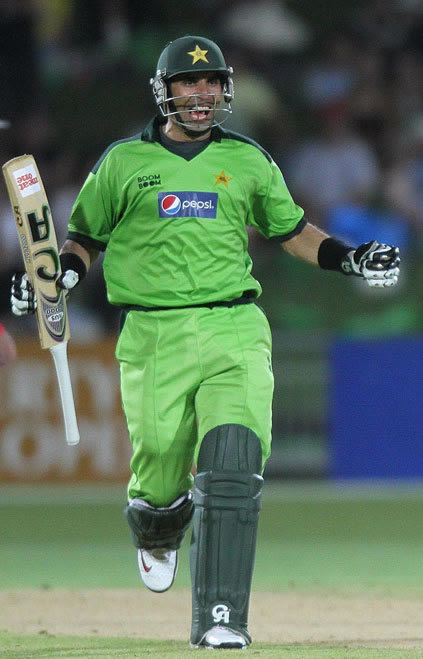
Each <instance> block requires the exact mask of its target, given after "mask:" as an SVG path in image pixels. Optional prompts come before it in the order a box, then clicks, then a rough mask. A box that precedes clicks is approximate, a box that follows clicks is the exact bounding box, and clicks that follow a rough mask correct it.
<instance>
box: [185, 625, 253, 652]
mask: <svg viewBox="0 0 423 659" xmlns="http://www.w3.org/2000/svg"><path fill="white" fill-rule="evenodd" d="M192 647H193V648H207V649H208V650H246V649H247V647H248V643H247V641H246V639H245V638H244V637H243V635H242V634H240V632H236V631H234V630H233V629H228V627H221V626H220V625H216V627H212V628H211V629H209V631H208V632H207V633H206V634H204V636H203V638H202V639H201V641H200V643H199V644H198V645H192Z"/></svg>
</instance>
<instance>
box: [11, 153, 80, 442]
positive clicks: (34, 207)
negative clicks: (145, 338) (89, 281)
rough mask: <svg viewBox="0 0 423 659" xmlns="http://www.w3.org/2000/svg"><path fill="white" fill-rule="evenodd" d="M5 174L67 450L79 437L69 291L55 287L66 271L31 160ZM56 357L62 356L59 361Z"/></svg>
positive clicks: (14, 165) (14, 164) (25, 159)
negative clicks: (55, 379) (50, 357)
mask: <svg viewBox="0 0 423 659" xmlns="http://www.w3.org/2000/svg"><path fill="white" fill-rule="evenodd" d="M3 174H4V178H5V181H6V186H7V191H8V193H9V198H10V202H11V204H12V208H13V213H14V216H15V221H16V228H17V230H18V236H19V244H20V247H21V252H22V257H23V260H24V264H25V270H26V272H27V274H28V276H29V279H30V281H31V284H32V286H33V288H34V292H35V294H36V296H37V301H38V304H37V310H36V318H37V326H38V334H39V337H40V343H41V347H42V348H48V349H50V351H51V353H52V355H53V358H54V362H55V365H56V371H57V377H58V380H59V387H60V392H61V400H62V408H63V415H64V421H65V430H66V441H67V443H68V444H76V443H78V441H79V434H78V433H77V426H76V416H75V409H74V402H73V396H72V387H71V384H70V377H69V369H68V365H67V356H66V354H67V353H66V346H67V343H68V341H69V338H70V332H69V322H68V315H67V309H66V299H65V294H64V291H63V290H62V289H60V288H57V286H56V281H57V279H58V277H59V276H60V274H61V269H60V259H59V252H58V248H57V239H56V233H55V230H54V224H53V220H52V216H51V211H50V206H49V203H48V199H47V194H46V191H45V189H44V185H43V181H42V179H41V176H40V173H39V171H38V167H37V164H36V162H35V159H34V157H33V156H31V155H23V156H18V157H17V158H13V159H12V160H9V161H8V162H7V163H5V164H4V165H3ZM58 346H63V348H64V350H63V349H62V350H60V349H58V350H57V348H58ZM56 354H59V357H58V358H57V359H56ZM58 363H59V364H60V365H59V368H58V366H57V364H58ZM62 390H63V391H64V392H65V394H63V393H62ZM72 410H73V412H72ZM75 426H76V432H75ZM76 436H78V440H77V441H75V437H76Z"/></svg>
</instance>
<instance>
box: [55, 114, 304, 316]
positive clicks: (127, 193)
mask: <svg viewBox="0 0 423 659" xmlns="http://www.w3.org/2000/svg"><path fill="white" fill-rule="evenodd" d="M302 218H303V211H302V209H301V208H299V207H298V206H297V205H296V204H295V203H294V202H293V200H292V197H291V195H290V193H289V191H288V188H287V187H286V184H285V182H284V180H283V177H282V174H281V172H280V170H279V168H278V167H277V165H276V164H275V163H274V162H273V161H272V159H271V158H270V156H269V155H268V154H267V153H266V152H265V151H264V150H263V149H261V147H259V146H258V145H257V144H256V143H255V142H253V141H252V140H249V139H248V138H245V137H243V136H241V135H238V134H236V133H233V132H230V131H226V130H223V129H222V128H220V127H218V126H216V127H214V128H213V130H212V138H211V141H210V143H209V144H208V146H207V147H206V148H205V149H204V150H203V151H201V152H200V153H199V154H198V155H196V156H195V157H194V158H192V159H191V160H187V159H185V158H183V157H181V156H178V155H175V154H174V153H171V152H170V151H169V150H168V149H166V148H165V147H164V146H162V144H161V143H160V136H159V125H158V121H157V119H156V120H154V121H153V122H151V123H150V124H149V126H148V127H147V128H146V129H145V130H144V132H143V133H141V134H138V135H135V136H134V137H132V138H130V139H127V140H121V141H120V142H115V143H114V144H112V145H111V146H110V147H109V148H108V149H107V150H106V151H105V153H104V154H103V155H102V157H101V158H100V160H99V161H98V163H97V164H96V166H95V167H94V169H93V171H92V172H91V173H90V174H89V176H88V178H87V180H86V181H85V183H84V185H83V187H82V189H81V191H80V193H79V195H78V198H77V200H76V202H75V205H74V207H73V209H72V214H71V218H70V221H69V235H68V237H69V238H71V239H73V240H76V241H77V242H80V243H81V244H82V245H85V246H92V247H96V248H97V249H100V250H106V252H105V257H104V263H103V268H104V276H105V280H106V286H107V295H108V299H109V302H111V303H112V304H115V305H119V306H125V305H141V306H146V307H157V306H166V307H182V306H189V305H195V304H203V303H207V302H214V301H226V300H232V299H234V298H237V297H240V296H241V295H243V293H244V292H245V291H252V295H253V296H258V295H260V293H261V287H260V284H259V283H258V281H257V280H256V279H254V277H253V276H252V275H251V268H252V262H251V259H250V256H249V254H248V251H247V249H248V235H247V231H246V225H249V226H255V227H257V229H258V230H259V231H260V232H261V233H262V234H263V235H264V236H266V237H267V238H278V239H280V240H281V241H282V240H284V239H286V238H288V237H291V236H293V235H295V234H296V233H299V232H300V231H301V229H302V228H303V226H304V224H305V220H304V219H302Z"/></svg>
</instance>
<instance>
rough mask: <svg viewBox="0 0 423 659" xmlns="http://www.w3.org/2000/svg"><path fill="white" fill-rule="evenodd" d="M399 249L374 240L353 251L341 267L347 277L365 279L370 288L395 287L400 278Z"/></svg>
mask: <svg viewBox="0 0 423 659" xmlns="http://www.w3.org/2000/svg"><path fill="white" fill-rule="evenodd" d="M399 265H400V257H399V249H398V247H393V246H392V245H384V244H383V243H378V242H377V241H376V240H373V241H372V242H369V243H364V244H363V245H360V246H359V247H357V249H355V250H354V249H352V250H351V251H350V252H348V254H347V255H346V257H345V258H344V260H343V261H342V264H341V267H342V270H343V272H344V273H345V274H346V275H355V276H357V277H364V279H365V280H366V282H367V284H368V285H369V286H373V287H376V288H384V287H388V286H395V284H396V283H397V281H398V277H399V272H400V269H399Z"/></svg>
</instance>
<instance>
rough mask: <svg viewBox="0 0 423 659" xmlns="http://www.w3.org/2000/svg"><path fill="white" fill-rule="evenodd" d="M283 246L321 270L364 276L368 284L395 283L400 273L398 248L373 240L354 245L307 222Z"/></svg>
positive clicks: (380, 286)
mask: <svg viewBox="0 0 423 659" xmlns="http://www.w3.org/2000/svg"><path fill="white" fill-rule="evenodd" d="M282 247H283V249H284V250H285V251H287V252H288V253H289V254H291V256H294V257H295V258H298V259H301V260H302V261H305V262H307V263H311V264H314V265H319V266H320V267H321V268H323V269H324V270H337V271H339V272H342V273H343V274H345V275H355V276H356V277H363V278H364V279H365V280H366V282H367V284H368V285H369V286H374V287H379V288H382V287H387V286H395V284H396V283H397V281H398V277H399V266H400V257H399V249H398V247H395V246H393V245H385V244H383V243H378V242H377V241H376V240H373V241H370V242H368V243H364V244H362V245H359V246H358V247H356V248H354V247H351V246H349V245H346V244H345V243H342V242H341V241H339V240H337V239H336V238H333V237H331V236H329V235H328V234H327V233H325V232H324V231H322V230H321V229H319V228H318V227H315V226H313V225H312V224H310V223H307V224H306V225H305V226H304V228H303V230H302V231H301V232H300V233H298V234H297V235H294V236H293V237H292V238H290V239H289V240H285V241H284V242H282Z"/></svg>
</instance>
